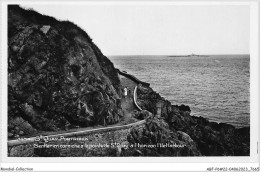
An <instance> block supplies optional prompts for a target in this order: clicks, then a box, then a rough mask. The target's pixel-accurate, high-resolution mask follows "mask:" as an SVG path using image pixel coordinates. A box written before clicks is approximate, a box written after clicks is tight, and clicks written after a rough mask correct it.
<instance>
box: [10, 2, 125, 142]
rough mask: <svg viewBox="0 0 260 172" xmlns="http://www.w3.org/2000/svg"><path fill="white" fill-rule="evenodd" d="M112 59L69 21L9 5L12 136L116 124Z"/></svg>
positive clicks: (117, 88) (115, 80) (117, 87)
mask: <svg viewBox="0 0 260 172" xmlns="http://www.w3.org/2000/svg"><path fill="white" fill-rule="evenodd" d="M120 90H121V84H120V80H119V78H118V74H117V70H116V69H115V68H114V65H113V63H112V62H111V61H110V60H109V59H108V58H107V57H105V56H104V55H103V54H102V53H101V51H100V50H99V49H98V47H97V46H96V45H95V44H94V43H93V42H92V40H91V38H90V37H89V36H88V35H87V34H86V33H85V32H84V31H83V30H82V29H80V28H79V27H78V26H77V25H75V24H73V23H71V22H68V21H57V20H56V19H54V18H52V17H49V16H44V15H41V14H39V13H37V12H35V11H32V10H25V9H22V8H20V7H19V6H17V5H9V6H8V135H9V138H13V137H18V136H21V135H31V134H33V133H39V132H40V131H57V130H66V129H68V128H75V127H87V126H92V125H97V124H101V125H107V124H114V123H117V122H118V121H119V120H120V118H121V117H122V116H123V113H122V109H121V105H120V97H121V91H120Z"/></svg>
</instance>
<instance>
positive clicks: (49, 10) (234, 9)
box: [21, 4, 250, 56]
mask: <svg viewBox="0 0 260 172" xmlns="http://www.w3.org/2000/svg"><path fill="white" fill-rule="evenodd" d="M21 6H22V7H25V8H32V9H34V10H35V11H38V12H40V13H42V14H46V15H49V16H53V17H55V18H57V19H59V20H69V21H72V22H73V23H75V24H77V25H78V26H80V27H81V28H82V29H83V30H85V31H86V32H87V33H88V34H89V35H90V37H91V38H92V39H93V42H94V43H95V44H96V45H97V46H98V47H99V48H100V49H101V51H102V52H103V54H105V55H107V56H111V55H186V54H191V53H195V54H249V52H250V45H249V39H250V7H249V6H246V5H165V4H163V5H162V4H161V5H151V4H144V5H141V4H139V5H138V4H132V5H127V4H116V5H115V4H102V5H93V4H74V5H72V4H60V5H55V4H41V5H39V4H38V5H36V4H32V5H30V4H27V5H21Z"/></svg>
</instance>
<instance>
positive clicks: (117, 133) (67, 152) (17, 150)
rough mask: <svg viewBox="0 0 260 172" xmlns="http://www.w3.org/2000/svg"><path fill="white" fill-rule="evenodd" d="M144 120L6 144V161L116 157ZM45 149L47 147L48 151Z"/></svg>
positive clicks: (125, 147)
mask: <svg viewBox="0 0 260 172" xmlns="http://www.w3.org/2000/svg"><path fill="white" fill-rule="evenodd" d="M144 123H145V120H142V121H138V122H136V123H133V124H128V125H123V126H114V127H106V128H100V129H92V130H86V131H79V132H72V133H64V134H57V135H48V136H42V137H41V138H40V137H34V138H29V139H27V140H23V141H21V140H12V141H8V156H10V157H35V156H36V157H37V156H40V157H90V156H95V157H98V156H120V155H122V154H123V152H122V151H124V150H125V149H127V146H128V144H129V143H128V141H127V135H128V134H129V133H130V130H131V128H133V127H142V126H143V125H144ZM48 146H49V147H48Z"/></svg>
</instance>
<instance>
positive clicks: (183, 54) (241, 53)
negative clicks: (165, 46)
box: [105, 53, 250, 57]
mask: <svg viewBox="0 0 260 172" xmlns="http://www.w3.org/2000/svg"><path fill="white" fill-rule="evenodd" d="M188 55H192V54H133V55H131V54H129V55H127V54H117V55H105V56H108V57H109V56H188ZM194 55H197V56H207V55H208V56H211V55H250V53H243V54H242V53H241V54H194Z"/></svg>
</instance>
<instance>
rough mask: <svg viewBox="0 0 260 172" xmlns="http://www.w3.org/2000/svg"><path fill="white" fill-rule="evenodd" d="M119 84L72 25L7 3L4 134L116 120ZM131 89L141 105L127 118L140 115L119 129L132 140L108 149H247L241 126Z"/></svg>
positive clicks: (142, 152) (190, 152)
mask: <svg viewBox="0 0 260 172" xmlns="http://www.w3.org/2000/svg"><path fill="white" fill-rule="evenodd" d="M122 90H123V87H122V85H121V83H120V79H119V76H118V70H117V69H116V68H115V67H114V65H113V63H112V62H111V61H110V60H109V59H108V58H107V57H106V56H104V55H103V54H102V52H101V51H100V50H99V48H98V47H97V46H96V45H95V44H94V43H93V42H92V39H91V38H90V37H89V36H88V35H87V34H86V32H84V31H83V30H82V29H81V28H79V27H78V26H77V25H75V24H73V23H71V22H68V21H58V20H56V19H54V18H52V17H49V16H44V15H41V14H39V13H37V12H35V11H32V10H24V9H22V8H20V7H19V6H17V5H9V6H8V138H9V139H16V138H19V137H24V136H31V135H33V134H37V133H39V132H42V131H65V130H68V129H71V128H81V127H89V126H96V125H103V126H107V125H110V124H117V123H118V122H121V121H122V119H124V118H123V117H124V115H125V114H124V111H123V109H122V106H121V100H122V98H123V95H122ZM137 97H138V105H139V106H140V107H141V108H142V109H143V110H142V111H136V112H135V114H134V116H133V118H137V119H139V120H142V119H147V120H146V123H145V125H143V126H142V127H134V128H132V129H131V132H130V133H129V134H128V135H127V141H128V144H131V145H137V146H135V147H133V148H129V149H120V151H119V153H115V154H114V155H115V156H249V155H250V128H249V127H245V128H235V127H234V126H232V125H229V124H225V123H216V122H211V121H209V120H207V119H205V118H203V117H197V116H191V115H190V113H191V110H190V108H189V107H188V106H185V105H180V106H178V105H172V104H171V103H170V102H169V101H168V100H165V99H164V98H162V97H161V96H160V95H159V94H158V93H156V92H155V91H153V89H152V88H151V87H150V86H149V83H147V84H143V85H141V84H140V85H139V86H138V90H137ZM158 104H160V107H161V108H160V113H159V114H158V108H157V107H158ZM148 145H150V146H148ZM153 145H155V146H153ZM103 153H104V152H103ZM108 156H109V155H108Z"/></svg>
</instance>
